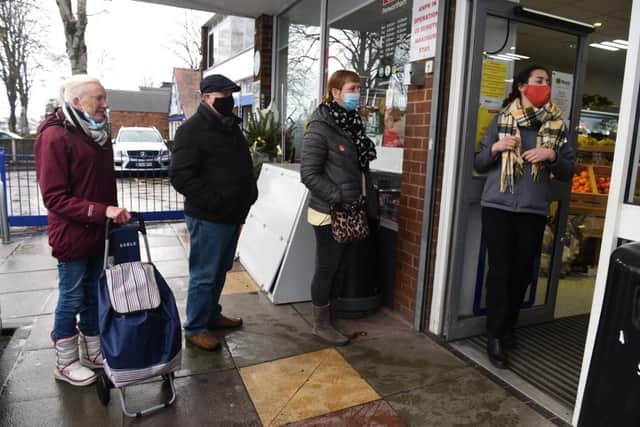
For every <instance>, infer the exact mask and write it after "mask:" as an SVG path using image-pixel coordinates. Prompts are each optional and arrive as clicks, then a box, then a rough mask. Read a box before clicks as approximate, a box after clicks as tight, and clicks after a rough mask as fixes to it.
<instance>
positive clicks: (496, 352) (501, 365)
mask: <svg viewBox="0 0 640 427" xmlns="http://www.w3.org/2000/svg"><path fill="white" fill-rule="evenodd" d="M487 355H488V356H489V361H490V362H491V364H492V365H493V366H495V367H496V368H498V369H506V368H507V354H506V353H505V352H504V349H503V346H502V340H500V339H498V338H489V340H488V341H487Z"/></svg>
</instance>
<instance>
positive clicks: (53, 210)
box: [34, 109, 117, 261]
mask: <svg viewBox="0 0 640 427" xmlns="http://www.w3.org/2000/svg"><path fill="white" fill-rule="evenodd" d="M34 150H35V157H36V171H37V175H38V184H39V185H40V191H41V193H42V199H43V200H44V205H45V206H46V207H47V209H48V211H49V245H51V248H52V251H53V256H54V257H56V258H57V259H59V260H60V261H70V260H73V259H76V258H79V257H83V256H93V255H102V254H103V253H104V225H105V220H106V210H107V206H109V205H111V206H116V205H117V193H116V177H115V171H114V167H113V148H112V146H111V141H107V142H106V143H105V144H104V145H103V146H102V147H101V146H100V145H98V144H97V143H96V142H94V141H93V140H91V139H90V138H89V137H87V136H86V135H85V134H84V132H82V130H80V129H77V128H76V127H74V126H73V125H71V124H70V123H68V122H66V121H65V119H64V113H63V112H62V110H61V109H57V110H56V111H55V112H54V113H52V114H50V115H48V116H47V117H46V118H45V119H44V121H43V122H42V123H41V124H40V126H39V127H38V137H37V138H36V143H35V149H34Z"/></svg>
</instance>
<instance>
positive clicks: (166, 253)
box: [141, 246, 187, 263]
mask: <svg viewBox="0 0 640 427" xmlns="http://www.w3.org/2000/svg"><path fill="white" fill-rule="evenodd" d="M141 251H142V252H141V255H142V259H143V260H144V261H146V260H147V254H146V252H145V250H144V249H141ZM151 259H152V260H153V262H154V263H155V262H158V261H172V260H186V259H187V252H186V251H185V250H184V248H183V247H182V246H160V247H153V246H152V247H151Z"/></svg>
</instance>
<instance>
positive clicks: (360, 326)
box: [293, 302, 411, 340]
mask: <svg viewBox="0 0 640 427" xmlns="http://www.w3.org/2000/svg"><path fill="white" fill-rule="evenodd" d="M293 307H294V308H295V309H296V311H297V312H298V313H300V315H301V316H302V317H303V318H304V319H305V320H306V321H307V323H309V324H310V325H311V324H312V322H313V313H312V305H311V303H310V302H305V303H296V304H293ZM334 324H335V325H336V327H337V328H338V329H339V330H340V331H341V332H342V333H343V334H346V335H348V336H352V335H354V334H355V335H356V336H357V338H356V339H357V340H362V339H368V338H376V337H381V336H384V335H389V334H395V333H398V332H402V331H410V330H411V327H410V325H408V324H407V323H405V322H403V321H401V320H398V319H397V318H396V317H394V316H392V315H391V314H390V313H389V311H388V310H386V309H380V310H378V311H376V312H375V313H373V314H371V315H369V316H365V317H362V318H359V319H335V321H334Z"/></svg>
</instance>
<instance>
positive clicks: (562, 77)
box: [551, 71, 573, 122]
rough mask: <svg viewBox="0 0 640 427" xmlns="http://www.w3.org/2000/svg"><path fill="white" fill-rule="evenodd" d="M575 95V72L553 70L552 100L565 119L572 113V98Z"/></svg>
mask: <svg viewBox="0 0 640 427" xmlns="http://www.w3.org/2000/svg"><path fill="white" fill-rule="evenodd" d="M572 96H573V74H567V73H561V72H560V71H552V72H551V101H553V102H554V103H555V104H556V105H557V106H558V108H560V111H562V113H563V116H564V119H565V121H567V122H568V120H569V116H570V115H571V98H572Z"/></svg>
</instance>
